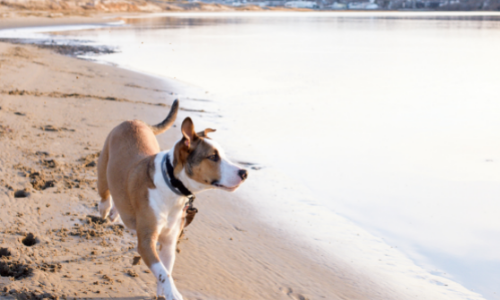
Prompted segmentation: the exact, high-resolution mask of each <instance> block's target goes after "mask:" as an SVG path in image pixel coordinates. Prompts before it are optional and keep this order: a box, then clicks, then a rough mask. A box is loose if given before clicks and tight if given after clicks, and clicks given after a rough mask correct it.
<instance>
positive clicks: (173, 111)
mask: <svg viewBox="0 0 500 300" xmlns="http://www.w3.org/2000/svg"><path fill="white" fill-rule="evenodd" d="M178 110H179V100H177V99H175V101H174V103H172V107H171V108H170V112H169V113H168V116H167V117H166V118H165V120H163V121H162V122H161V123H160V124H156V125H151V126H150V127H151V130H153V133H154V134H155V135H159V134H160V133H163V132H165V131H167V129H169V128H170V126H172V124H174V121H175V118H176V117H177V111H178Z"/></svg>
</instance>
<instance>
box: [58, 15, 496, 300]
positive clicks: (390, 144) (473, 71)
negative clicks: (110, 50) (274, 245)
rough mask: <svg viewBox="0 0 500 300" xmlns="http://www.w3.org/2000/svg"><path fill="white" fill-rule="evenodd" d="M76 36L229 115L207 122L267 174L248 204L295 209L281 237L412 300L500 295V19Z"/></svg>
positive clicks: (154, 27)
mask: <svg viewBox="0 0 500 300" xmlns="http://www.w3.org/2000/svg"><path fill="white" fill-rule="evenodd" d="M67 34H68V36H71V37H76V38H79V39H82V38H84V39H90V40H93V41H95V42H96V43H100V44H108V45H114V46H118V47H119V48H120V49H121V53H117V54H113V55H108V56H102V57H99V59H100V60H103V61H107V62H112V63H116V64H118V65H120V66H122V67H126V68H131V69H135V70H139V71H143V72H147V73H150V74H156V75H160V76H164V77H168V78H175V79H176V80H178V81H179V83H181V84H184V83H189V84H192V85H193V86H194V87H193V88H192V89H190V90H189V91H186V94H183V95H180V96H181V100H182V99H184V100H182V101H183V104H184V106H188V107H197V108H199V107H204V108H205V109H206V110H209V111H211V112H215V113H214V114H204V115H196V114H195V115H194V119H195V123H197V124H201V125H203V126H212V127H216V128H218V129H219V132H218V133H217V134H216V135H214V137H216V138H217V139H218V140H221V141H222V144H223V145H224V146H225V148H227V149H228V152H229V153H230V154H232V155H233V157H234V158H236V159H239V160H243V161H250V162H256V163H258V164H259V165H261V166H263V167H264V168H263V169H262V170H260V171H255V172H254V173H253V174H252V177H253V178H254V179H253V181H252V182H249V184H248V186H247V187H244V188H243V189H242V190H241V191H240V192H241V193H242V194H244V195H249V194H251V195H252V196H251V197H253V198H252V199H249V200H250V201H252V202H254V203H256V205H260V206H262V207H267V208H271V207H280V209H279V211H281V212H282V213H281V215H279V216H276V215H273V216H271V215H269V216H267V218H268V220H269V221H270V222H273V224H274V225H275V226H278V227H280V226H281V227H284V224H286V225H287V226H288V225H289V224H291V223H293V226H291V228H292V230H296V231H297V232H303V233H307V236H308V237H309V242H310V243H316V244H317V246H318V247H319V248H321V249H325V252H326V253H329V252H330V253H333V252H335V255H338V256H339V257H350V258H353V257H354V258H355V260H356V261H357V262H358V265H359V266H360V267H362V268H364V269H366V270H367V272H372V273H373V274H375V275H376V276H381V277H383V278H386V280H387V282H391V283H392V284H393V285H392V286H391V284H388V286H390V287H391V288H394V289H396V288H401V287H404V288H406V289H407V290H410V291H412V292H408V293H409V294H407V295H408V298H410V296H412V297H413V296H414V295H417V294H418V295H420V296H423V297H424V299H480V296H478V295H477V294H475V293H474V292H477V293H479V294H481V295H482V296H484V298H486V299H500V218H499V217H498V215H499V213H500V201H499V200H500V117H499V116H500V97H499V96H500V89H499V82H500V75H499V74H500V73H499V71H498V70H500V56H499V53H500V15H498V14H492V15H481V14H442V15H438V14H430V13H427V14H414V13H404V14H403V13H386V14H383V13H382V14H381V13H366V14H365V13H363V14H358V13H308V14H303V13H300V14H295V13H290V14H283V13H280V14H274V13H272V14H172V15H162V16H157V17H155V18H143V19H128V20H127V21H126V25H125V26H122V27H115V28H112V29H110V28H104V29H103V28H101V29H92V30H85V31H78V32H76V31H72V32H69V33H67ZM188 97H189V98H198V99H206V100H211V101H212V102H197V101H190V100H189V99H187V98H188ZM220 116H222V118H221V117H220ZM283 206H284V207H285V208H284V209H283ZM263 217H264V218H265V217H266V215H265V213H263ZM271 217H272V218H271ZM297 220H300V221H297ZM360 227H361V228H362V229H361V228H360ZM311 232H313V233H311ZM305 236H306V235H305V234H304V237H303V238H304V239H307V238H306V237H305ZM381 257H383V258H384V259H381ZM384 260H385V261H384ZM412 293H413V294H412Z"/></svg>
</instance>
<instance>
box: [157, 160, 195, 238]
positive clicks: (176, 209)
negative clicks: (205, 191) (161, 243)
mask: <svg viewBox="0 0 500 300" xmlns="http://www.w3.org/2000/svg"><path fill="white" fill-rule="evenodd" d="M167 152H168V151H162V152H160V153H158V154H157V155H156V158H155V162H154V163H155V173H154V178H153V182H154V184H155V186H156V188H155V189H148V192H149V205H150V206H151V209H152V210H153V214H154V218H155V219H156V223H157V228H158V232H162V233H163V234H168V232H169V231H171V230H172V229H173V228H176V227H177V226H178V225H179V224H180V221H181V217H182V210H183V208H184V206H185V204H186V202H187V198H186V197H183V196H179V195H177V194H176V193H174V192H173V191H172V190H171V189H170V188H169V187H168V186H167V184H166V183H165V179H164V178H163V175H162V172H161V163H162V161H163V157H164V156H165V155H166V154H167Z"/></svg>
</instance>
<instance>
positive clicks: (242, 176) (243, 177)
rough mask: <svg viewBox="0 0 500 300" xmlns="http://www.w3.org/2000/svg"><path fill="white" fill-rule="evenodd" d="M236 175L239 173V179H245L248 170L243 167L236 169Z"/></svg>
mask: <svg viewBox="0 0 500 300" xmlns="http://www.w3.org/2000/svg"><path fill="white" fill-rule="evenodd" d="M238 175H240V178H241V180H245V179H247V177H248V172H247V170H245V169H241V170H239V171H238Z"/></svg>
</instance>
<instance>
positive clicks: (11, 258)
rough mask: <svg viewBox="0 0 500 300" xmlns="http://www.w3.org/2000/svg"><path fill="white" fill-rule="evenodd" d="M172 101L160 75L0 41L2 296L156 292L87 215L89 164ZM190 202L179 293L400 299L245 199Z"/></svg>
mask: <svg viewBox="0 0 500 300" xmlns="http://www.w3.org/2000/svg"><path fill="white" fill-rule="evenodd" d="M84 21H87V19H84ZM84 21H82V22H84ZM57 22H59V24H70V23H72V20H64V19H58V21H57ZM11 24H15V26H21V25H22V24H23V19H22V18H21V19H18V20H11ZM27 24H28V25H30V26H32V25H35V24H34V23H32V21H31V20H29V21H28V23H27ZM44 25H46V24H45V23H44ZM11 26H14V25H11ZM2 27H4V28H6V27H7V28H8V27H9V25H5V24H4V25H3V26H2ZM175 97H176V91H175V90H174V89H173V87H172V86H169V84H168V82H165V81H163V80H160V79H158V78H153V77H149V76H146V75H143V74H138V73H134V72H130V71H126V70H123V69H118V68H115V67H112V66H107V65H102V64H96V63H92V62H90V61H85V60H81V59H76V58H72V57H68V56H62V55H60V54H56V53H54V52H52V51H50V50H48V49H39V48H37V47H35V46H30V45H14V44H8V43H0V145H1V148H0V149H1V150H0V248H2V249H1V251H0V256H1V258H0V260H1V264H2V265H1V266H0V272H1V274H2V276H3V277H0V292H1V293H2V294H0V295H2V298H5V299H46V298H50V299H85V298H89V299H101V298H103V299H104V298H114V299H151V298H153V297H154V294H155V291H156V284H155V279H154V277H153V275H152V274H151V273H150V272H149V271H148V269H147V267H146V266H145V265H144V264H139V265H133V264H132V262H133V260H134V257H135V256H137V255H138V254H137V251H136V237H135V236H134V235H133V234H131V233H130V232H128V231H127V229H126V228H123V226H121V225H119V224H111V223H102V222H101V221H100V220H99V219H95V218H92V217H91V216H97V215H98V211H97V206H96V204H97V200H98V195H97V192H96V178H97V174H96V167H95V163H96V158H97V156H98V154H99V151H100V150H101V147H102V145H103V142H104V140H105V138H106V136H107V134H108V133H109V131H110V130H111V129H112V128H113V127H114V126H116V125H117V124H119V123H120V122H122V121H124V120H129V119H140V120H144V121H145V122H147V123H150V124H155V123H157V122H158V121H160V120H162V119H163V118H164V116H165V115H166V114H167V112H168V110H169V108H170V106H169V105H170V104H171V103H172V101H173V100H174V99H175ZM182 106H183V103H182V102H181V111H180V113H179V116H178V119H177V121H176V123H175V124H176V125H174V126H175V127H174V128H172V129H170V130H169V131H167V132H166V133H165V134H163V135H161V136H159V137H158V138H159V142H160V146H161V147H162V149H169V148H170V147H171V145H173V143H174V142H175V141H176V140H177V139H178V138H179V137H180V131H179V129H178V128H179V124H180V122H182V120H183V119H184V117H186V116H190V115H191V114H192V113H191V112H189V111H186V110H182ZM195 125H196V119H195ZM256 172H258V171H256ZM250 177H252V174H250ZM196 206H197V208H198V209H199V211H200V213H199V214H198V215H197V217H196V219H195V220H194V222H193V223H192V224H191V225H190V226H189V227H188V228H187V230H186V234H185V237H184V239H182V240H181V242H180V244H179V253H178V255H177V260H176V265H175V269H174V273H173V276H174V278H175V280H176V284H177V287H178V288H179V290H180V292H181V293H182V294H183V295H184V297H185V299H228V300H229V299H295V300H298V299H393V298H394V299H397V298H398V297H397V295H395V294H394V293H392V292H390V291H388V290H387V289H384V288H383V287H381V286H379V285H378V284H376V283H375V281H373V280H371V279H370V278H369V276H368V275H367V274H363V273H362V272H361V271H362V270H354V269H353V268H351V267H349V266H348V265H346V264H345V263H342V262H341V260H338V261H333V262H332V261H327V260H326V259H325V258H324V257H322V256H320V255H316V254H317V253H316V252H315V250H314V249H309V248H307V246H304V245H300V244H299V242H297V241H295V240H294V239H292V238H291V237H290V236H288V235H293V232H292V233H284V232H286V230H283V231H279V232H278V231H276V230H274V229H272V228H269V227H267V226H266V225H265V224H263V223H261V222H259V220H258V219H257V217H256V214H257V212H255V211H253V208H252V206H250V205H249V204H248V203H246V202H245V194H241V193H238V192H237V193H233V194H229V193H225V192H219V191H209V192H206V193H204V194H201V195H200V196H199V197H198V198H197V200H196ZM89 216H90V217H89Z"/></svg>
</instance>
